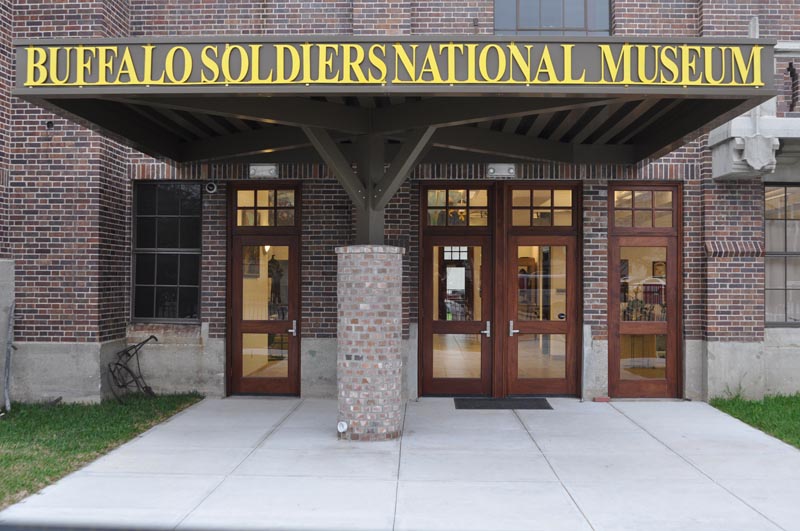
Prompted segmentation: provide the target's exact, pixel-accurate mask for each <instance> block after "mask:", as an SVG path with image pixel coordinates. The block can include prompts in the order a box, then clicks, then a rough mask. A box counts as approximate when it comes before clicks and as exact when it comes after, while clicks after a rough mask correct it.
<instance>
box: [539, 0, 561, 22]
mask: <svg viewBox="0 0 800 531" xmlns="http://www.w3.org/2000/svg"><path fill="white" fill-rule="evenodd" d="M563 10H564V2H563V0H542V27H543V28H562V27H564V19H563Z"/></svg>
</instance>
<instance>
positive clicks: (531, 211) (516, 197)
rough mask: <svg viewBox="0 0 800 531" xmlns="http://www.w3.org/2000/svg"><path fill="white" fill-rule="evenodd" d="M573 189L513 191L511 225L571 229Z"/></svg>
mask: <svg viewBox="0 0 800 531" xmlns="http://www.w3.org/2000/svg"><path fill="white" fill-rule="evenodd" d="M572 194H573V190H572V189H571V188H566V189H558V188H546V189H520V190H512V191H511V224H512V225H513V226H514V227H530V226H533V227H571V226H572V224H573V216H572V206H573V205H572Z"/></svg>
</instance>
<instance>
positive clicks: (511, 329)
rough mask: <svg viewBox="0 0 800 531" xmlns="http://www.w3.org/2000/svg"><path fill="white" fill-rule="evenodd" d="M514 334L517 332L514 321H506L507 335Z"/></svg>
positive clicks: (511, 335) (512, 335)
mask: <svg viewBox="0 0 800 531" xmlns="http://www.w3.org/2000/svg"><path fill="white" fill-rule="evenodd" d="M514 334H519V330H517V329H516V328H514V321H509V322H508V337H514Z"/></svg>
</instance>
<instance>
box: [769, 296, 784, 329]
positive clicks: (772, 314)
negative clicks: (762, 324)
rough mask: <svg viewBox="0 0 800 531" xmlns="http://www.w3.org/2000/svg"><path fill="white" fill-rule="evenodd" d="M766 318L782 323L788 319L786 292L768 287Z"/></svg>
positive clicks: (772, 321)
mask: <svg viewBox="0 0 800 531" xmlns="http://www.w3.org/2000/svg"><path fill="white" fill-rule="evenodd" d="M765 295H766V296H765V298H766V301H765V303H766V304H765V306H766V316H765V317H766V320H767V321H768V322H771V323H780V322H783V321H785V320H786V292H785V291H783V290H779V289H768V290H767V291H766V294H765Z"/></svg>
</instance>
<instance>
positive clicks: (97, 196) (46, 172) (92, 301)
mask: <svg viewBox="0 0 800 531" xmlns="http://www.w3.org/2000/svg"><path fill="white" fill-rule="evenodd" d="M127 28H128V20H127V3H126V2H125V1H124V0H111V1H99V0H98V1H93V2H90V1H85V0H65V1H60V2H51V1H43V0H38V1H33V0H17V1H16V2H15V3H14V6H13V37H14V38H31V37H108V36H120V35H124V34H125V33H127ZM10 122H11V131H10V133H9V134H8V138H7V150H8V153H9V158H8V169H9V190H8V194H7V195H8V210H9V216H8V218H9V221H8V225H9V226H8V240H9V242H8V243H9V245H8V249H9V254H10V255H12V256H13V257H14V258H15V259H16V260H17V271H16V275H17V303H18V314H19V315H20V319H19V320H18V322H17V330H18V337H19V339H20V340H22V341H61V342H71V341H100V340H106V339H113V338H118V337H123V336H124V329H125V320H126V318H127V299H128V280H127V278H128V276H127V275H128V273H127V271H128V270H129V268H130V257H129V253H128V250H127V249H128V246H127V242H126V236H125V235H126V234H127V231H128V224H129V223H128V208H129V205H130V203H129V201H128V192H127V190H128V186H127V183H126V182H125V175H126V172H125V160H126V156H127V150H125V149H124V148H121V147H119V146H118V145H116V144H115V143H114V142H112V141H110V140H107V139H105V138H103V137H101V136H99V135H95V134H94V133H91V132H90V131H88V130H87V129H84V128H82V127H80V126H78V125H75V124H73V123H71V122H68V121H66V120H64V119H61V118H58V117H56V116H54V115H52V114H50V113H48V112H45V111H44V110H42V109H39V108H36V107H34V106H31V105H29V104H27V103H24V102H22V101H20V100H17V99H12V100H11V105H10ZM48 122H52V128H48Z"/></svg>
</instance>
